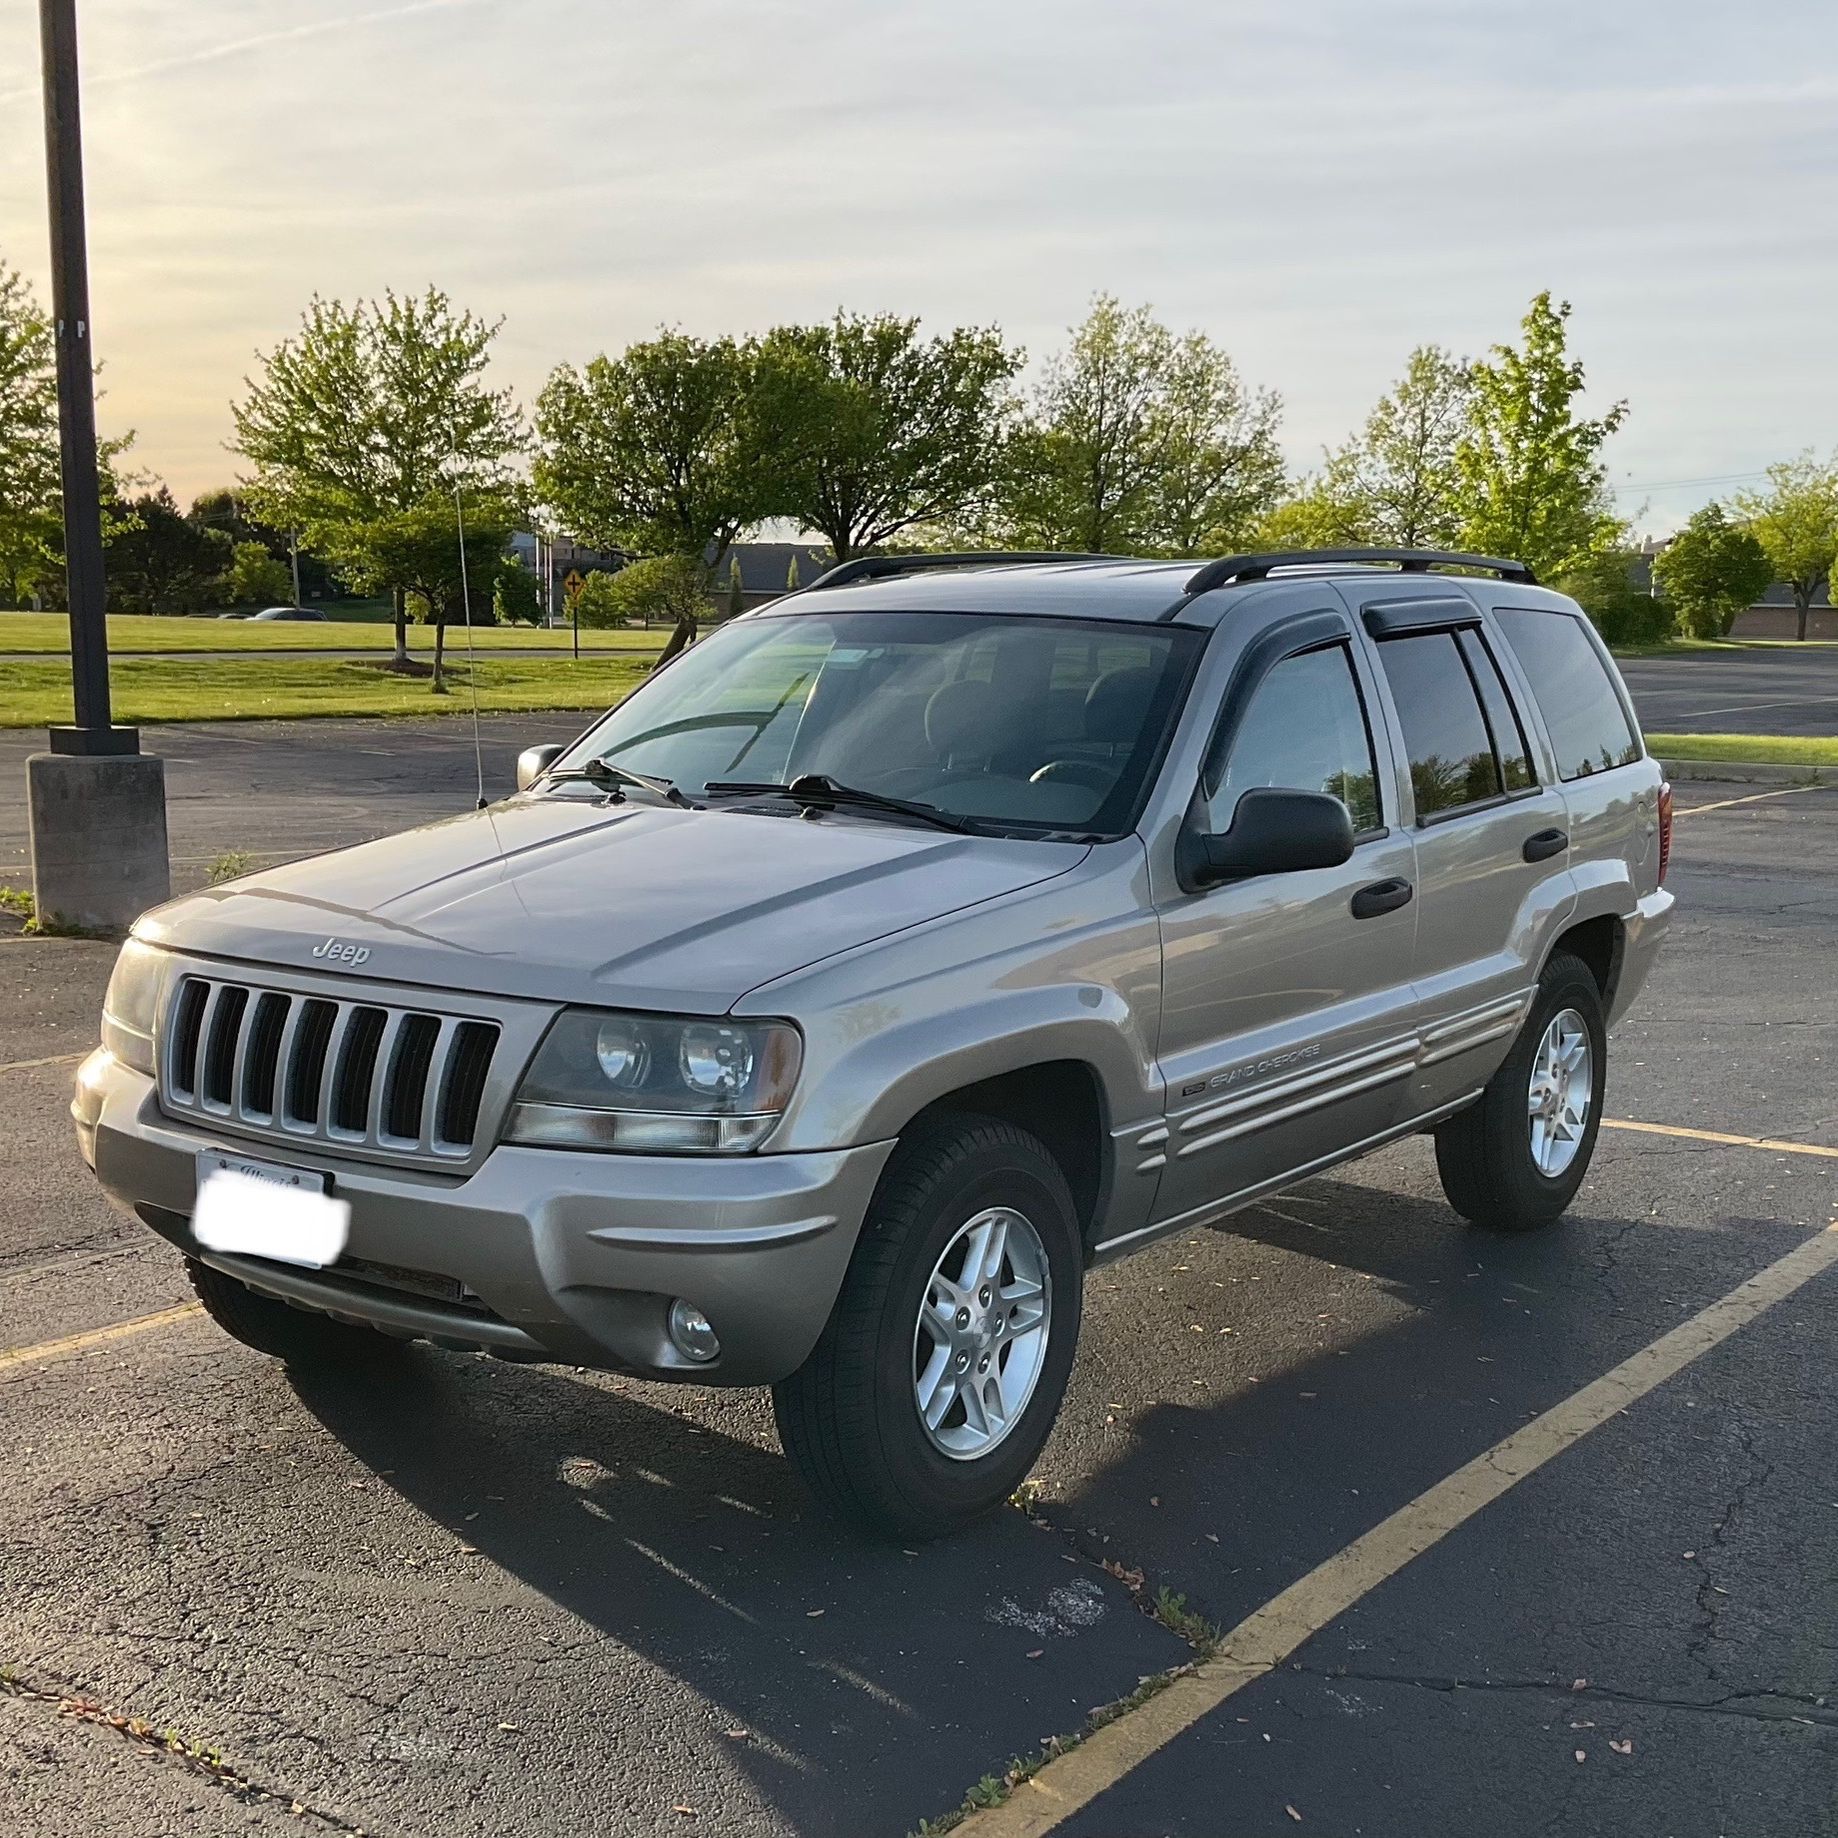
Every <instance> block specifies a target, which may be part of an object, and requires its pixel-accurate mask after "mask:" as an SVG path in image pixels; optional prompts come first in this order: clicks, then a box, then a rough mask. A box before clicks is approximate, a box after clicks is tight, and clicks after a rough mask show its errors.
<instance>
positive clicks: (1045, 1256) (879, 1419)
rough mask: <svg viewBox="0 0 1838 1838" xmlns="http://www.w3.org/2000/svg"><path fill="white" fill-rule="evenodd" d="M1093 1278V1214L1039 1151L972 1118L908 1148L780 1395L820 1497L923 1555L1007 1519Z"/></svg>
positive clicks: (1061, 1386) (1044, 1430)
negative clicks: (947, 1539) (930, 1543)
mask: <svg viewBox="0 0 1838 1838" xmlns="http://www.w3.org/2000/svg"><path fill="white" fill-rule="evenodd" d="M1083 1278H1084V1244H1083V1239H1082V1236H1081V1233H1080V1229H1079V1221H1078V1212H1077V1209H1076V1207H1075V1206H1074V1204H1073V1200H1072V1195H1071V1192H1070V1190H1069V1189H1068V1188H1067V1186H1066V1179H1065V1176H1064V1175H1063V1174H1062V1173H1061V1172H1060V1169H1059V1166H1058V1164H1057V1163H1056V1162H1055V1161H1054V1159H1053V1157H1052V1156H1051V1155H1050V1154H1049V1153H1048V1152H1047V1150H1046V1148H1045V1146H1044V1145H1043V1144H1042V1143H1041V1142H1040V1141H1039V1139H1038V1138H1036V1137H1034V1136H1031V1135H1030V1134H1028V1132H1027V1131H1025V1130H1021V1129H1017V1128H1015V1127H1014V1125H1012V1124H1008V1123H1003V1122H999V1121H997V1120H996V1119H994V1118H982V1117H969V1116H958V1117H949V1118H944V1119H941V1120H939V1121H938V1122H936V1123H934V1124H931V1125H928V1126H924V1127H923V1128H922V1129H921V1130H920V1131H919V1132H918V1133H917V1134H915V1135H912V1136H909V1137H908V1138H906V1139H905V1140H903V1141H902V1142H901V1144H900V1146H899V1147H898V1148H897V1149H896V1150H895V1151H894V1155H893V1159H892V1160H891V1161H890V1162H889V1163H888V1165H887V1170H886V1172H885V1173H884V1174H883V1176H882V1177H881V1183H880V1186H879V1187H878V1188H877V1189H876V1192H875V1197H874V1200H873V1203H872V1204H871V1206H870V1208H869V1213H868V1218H867V1220H866V1222H865V1223H864V1224H863V1226H862V1234H861V1238H860V1241H859V1242H858V1243H857V1245H856V1248H855V1255H854V1257H853V1259H852V1260H851V1262H850V1264H849V1269H848V1272H847V1274H846V1275H845V1276H844V1278H843V1284H842V1290H841V1293H840V1294H839V1295H838V1297H837V1300H836V1306H835V1308H834V1309H833V1310H832V1311H831V1315H830V1319H829V1322H828V1324H827V1325H826V1326H825V1328H824V1331H823V1335H822V1337H821V1338H820V1339H819V1341H818V1342H817V1346H816V1348H815V1350H814V1351H813V1352H812V1354H811V1356H810V1358H809V1359H808V1360H806V1361H805V1363H804V1365H803V1366H802V1367H800V1368H799V1370H798V1371H797V1372H795V1373H793V1374H792V1376H791V1377H790V1378H788V1379H785V1380H784V1381H782V1382H781V1383H780V1384H778V1385H775V1386H774V1387H773V1392H772V1405H773V1416H774V1418H775V1420H776V1421H777V1424H778V1430H779V1440H780V1442H781V1443H782V1444H783V1446H784V1449H785V1453H786V1455H787V1456H788V1457H789V1458H790V1459H791V1462H792V1464H793V1466H795V1467H796V1468H797V1470H798V1473H799V1474H800V1476H801V1477H802V1478H803V1480H804V1483H805V1485H806V1486H807V1487H808V1488H809V1489H810V1490H811V1492H812V1493H813V1494H815V1495H816V1497H817V1498H818V1499H819V1500H820V1501H821V1502H822V1503H823V1504H824V1505H825V1506H827V1507H829V1508H830V1509H831V1510H832V1511H834V1512H836V1513H838V1514H839V1515H840V1516H842V1517H844V1518H847V1519H850V1520H852V1521H854V1522H855V1523H856V1524H857V1525H860V1526H862V1527H864V1528H866V1529H867V1530H869V1531H872V1532H875V1533H878V1534H880V1535H882V1536H885V1537H889V1538H899V1539H907V1540H912V1539H923V1538H935V1537H939V1536H941V1535H943V1534H944V1533H947V1532H951V1531H955V1530H956V1529H957V1528H959V1527H960V1526H963V1525H966V1524H968V1523H969V1522H970V1521H971V1520H973V1519H976V1518H978V1517H980V1516H981V1515H982V1514H984V1513H986V1512H989V1511H990V1510H991V1509H992V1508H994V1507H996V1506H999V1505H1000V1504H1001V1503H1002V1502H1003V1501H1004V1500H1005V1499H1007V1498H1008V1496H1009V1495H1010V1494H1011V1493H1013V1492H1014V1490H1015V1488H1016V1487H1017V1486H1018V1485H1019V1484H1020V1482H1021V1480H1022V1479H1023V1478H1024V1477H1025V1476H1026V1474H1027V1472H1028V1470H1029V1469H1030V1468H1032V1467H1033V1465H1034V1461H1035V1458H1036V1457H1037V1456H1038V1455H1039V1453H1040V1450H1041V1446H1042V1445H1043V1444H1044V1443H1045V1441H1046V1439H1047V1434H1048V1432H1049V1431H1050V1430H1051V1429H1052V1427H1053V1420H1054V1418H1055V1417H1056V1416H1057V1415H1058V1413H1059V1405H1060V1400H1061V1398H1062V1397H1063V1396H1064V1394H1065V1389H1066V1381H1067V1378H1068V1375H1069V1374H1070V1372H1071V1370H1072V1359H1073V1354H1074V1352H1075V1350H1076V1348H1077V1345H1078V1331H1079V1316H1080V1308H1081V1302H1082V1290H1083Z"/></svg>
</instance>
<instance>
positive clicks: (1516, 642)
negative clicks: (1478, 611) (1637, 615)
mask: <svg viewBox="0 0 1838 1838" xmlns="http://www.w3.org/2000/svg"><path fill="white" fill-rule="evenodd" d="M1494 616H1495V618H1497V619H1498V620H1499V622H1500V630H1501V631H1503V632H1504V633H1505V634H1506V639H1507V642H1508V643H1509V644H1510V645H1511V646H1512V648H1513V653H1514V655H1515V656H1516V657H1517V658H1518V660H1519V662H1520V664H1521V665H1522V666H1523V668H1524V670H1525V674H1526V676H1527V678H1528V679H1529V680H1530V682H1531V685H1532V694H1533V695H1535V696H1536V697H1537V698H1538V707H1539V709H1540V710H1541V711H1542V713H1543V715H1544V724H1545V726H1546V727H1547V728H1549V729H1550V731H1551V749H1552V751H1553V752H1554V753H1555V754H1556V755H1557V771H1558V774H1559V776H1560V777H1562V778H1566V779H1580V778H1583V777H1586V776H1587V775H1588V774H1589V773H1591V772H1606V771H1607V770H1608V769H1609V768H1610V767H1611V766H1625V765H1626V764H1627V763H1628V761H1630V760H1636V759H1638V758H1639V757H1640V740H1639V737H1638V736H1637V735H1636V734H1635V732H1634V730H1633V728H1632V726H1631V725H1630V724H1629V722H1628V718H1627V711H1626V710H1625V709H1624V708H1623V707H1622V706H1621V698H1620V697H1619V696H1618V695H1616V694H1615V686H1614V684H1613V683H1612V682H1611V681H1610V680H1609V676H1608V672H1607V670H1606V669H1605V668H1604V667H1603V664H1602V660H1601V658H1600V657H1599V656H1598V655H1597V653H1596V648H1595V646H1594V645H1593V644H1592V643H1590V640H1589V634H1588V633H1587V632H1585V631H1584V630H1583V623H1582V621H1581V620H1580V619H1578V618H1576V617H1575V616H1574V615H1573V614H1570V613H1539V612H1531V611H1529V610H1525V609H1513V608H1510V607H1508V608H1504V609H1502V610H1500V611H1498V612H1496V614H1495V615H1494Z"/></svg>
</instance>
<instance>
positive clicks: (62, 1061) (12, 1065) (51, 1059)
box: [0, 1049, 87, 1072]
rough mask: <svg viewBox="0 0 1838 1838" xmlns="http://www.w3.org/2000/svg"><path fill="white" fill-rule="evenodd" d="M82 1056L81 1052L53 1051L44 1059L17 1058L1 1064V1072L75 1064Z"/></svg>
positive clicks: (25, 1070) (27, 1070)
mask: <svg viewBox="0 0 1838 1838" xmlns="http://www.w3.org/2000/svg"><path fill="white" fill-rule="evenodd" d="M85 1051H87V1049H85ZM82 1057H83V1054H81V1053H53V1054H50V1055H49V1056H48V1057H47V1058H44V1059H15V1060H11V1061H9V1062H8V1063H7V1064H5V1065H3V1066H0V1072H30V1071H31V1069H32V1068H33V1067H34V1066H74V1065H75V1064H76V1062H77V1061H78V1060H80V1059H81V1058H82Z"/></svg>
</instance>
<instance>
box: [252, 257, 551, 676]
mask: <svg viewBox="0 0 1838 1838" xmlns="http://www.w3.org/2000/svg"><path fill="white" fill-rule="evenodd" d="M502 323H503V322H502V321H501V320H499V321H493V320H487V319H481V318H479V317H477V316H476V315H475V314H473V313H470V312H463V311H456V310H455V308H454V306H453V303H452V302H451V301H450V300H449V299H448V298H447V296H446V295H445V294H444V293H442V292H441V291H440V290H439V289H438V288H433V287H430V288H429V289H428V290H427V292H426V293H424V294H420V295H404V296H400V297H398V296H397V295H396V294H394V293H386V294H385V295H384V296H383V298H382V299H381V300H380V301H379V300H369V301H359V302H358V303H357V304H356V305H355V306H351V307H347V306H345V305H344V304H343V303H342V302H340V301H337V300H320V299H317V298H315V299H314V301H313V302H312V304H311V305H310V306H309V307H308V308H307V310H306V314H305V316H304V319H303V321H302V324H301V329H300V331H299V332H298V333H297V334H295V336H294V337H292V338H288V339H283V340H282V342H281V343H280V344H278V345H277V346H276V347H275V348H274V350H273V351H272V352H270V353H268V354H267V355H266V356H263V357H261V358H260V364H261V374H260V377H259V379H248V378H245V379H244V385H245V388H246V390H247V392H248V393H247V394H246V395H245V396H244V398H243V399H242V400H241V401H240V402H236V403H233V404H232V405H231V413H232V415H233V416H234V418H235V424H236V450H237V451H238V452H240V453H241V454H242V455H243V456H244V457H245V458H246V459H248V460H249V462H250V463H251V464H252V465H253V467H254V468H255V471H254V474H253V476H252V478H251V479H250V480H249V481H248V483H247V488H246V495H247V497H248V499H249V502H250V504H251V506H252V507H253V508H254V510H255V511H256V513H257V514H258V515H259V516H261V517H262V518H264V519H265V520H266V521H268V522H269V523H271V524H273V525H275V526H276V527H279V528H288V529H291V528H297V529H299V530H301V531H302V532H303V533H304V534H305V535H306V536H307V538H308V540H309V541H310V542H312V543H313V545H314V546H315V547H318V548H320V549H323V550H326V551H327V552H330V551H331V550H332V549H334V548H335V549H336V550H337V551H338V553H339V554H340V556H341V557H343V558H344V559H345V561H346V562H347V563H348V564H349V565H350V566H351V568H352V569H353V570H354V571H356V572H358V573H361V574H362V575H363V577H364V578H365V579H366V580H368V581H370V582H371V583H373V585H374V587H375V589H376V590H377V591H379V592H388V593H389V594H390V595H391V596H392V597H393V599H394V601H395V613H396V658H397V662H398V664H399V665H405V664H406V663H407V661H408V633H407V607H406V599H407V595H408V593H409V591H410V588H411V584H410V583H409V582H407V581H402V580H393V579H390V578H389V577H388V576H387V574H386V572H385V571H383V570H381V569H379V568H378V567H377V566H376V565H375V558H371V560H370V561H368V562H366V561H364V560H362V559H361V558H360V557H359V555H358V553H357V540H356V532H358V531H361V530H365V529H372V530H379V531H381V530H385V529H386V528H387V527H388V526H389V524H390V522H391V520H392V519H394V518H396V517H398V516H401V515H405V514H408V513H420V512H421V511H422V510H423V507H425V506H426V505H427V504H428V503H429V502H430V501H431V500H433V499H434V498H436V497H439V496H441V495H443V494H447V495H450V494H451V493H452V492H453V491H454V489H455V488H456V487H458V488H461V489H463V490H464V491H465V492H466V493H467V494H469V495H470V494H482V495H489V494H494V493H497V492H501V491H503V490H505V489H506V488H507V487H508V485H509V483H510V468H511V463H512V461H513V459H514V458H515V456H516V455H517V453H518V452H519V451H520V450H521V448H522V446H523V439H524V436H523V426H522V419H521V417H520V415H519V414H518V411H517V409H516V407H515V405H514V404H513V402H512V400H511V397H510V394H509V392H508V391H504V390H493V389H491V388H490V387H489V386H488V385H487V383H486V380H485V373H486V370H487V367H488V366H489V363H490V359H491V347H492V342H493V340H494V339H495V338H496V337H497V335H498V330H499V327H500V326H501V325H502ZM390 553H392V554H400V553H401V551H400V550H399V549H397V548H395V547H393V546H392V547H391V549H390Z"/></svg>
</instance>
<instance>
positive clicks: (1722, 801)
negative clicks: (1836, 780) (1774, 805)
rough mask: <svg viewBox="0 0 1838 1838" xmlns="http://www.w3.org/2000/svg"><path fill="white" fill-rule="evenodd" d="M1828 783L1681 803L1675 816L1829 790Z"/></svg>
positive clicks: (1790, 786)
mask: <svg viewBox="0 0 1838 1838" xmlns="http://www.w3.org/2000/svg"><path fill="white" fill-rule="evenodd" d="M1830 789H1831V787H1830V786H1828V785H1789V786H1788V787H1787V789H1786V790H1785V791H1753V792H1750V793H1749V795H1748V796H1747V797H1746V798H1719V799H1718V800H1717V802H1716V803H1715V804H1681V805H1679V806H1678V807H1677V808H1676V809H1675V810H1674V811H1673V813H1672V814H1673V816H1675V817H1698V816H1702V815H1703V813H1704V812H1705V811H1726V810H1728V809H1729V808H1730V807H1731V806H1732V805H1735V804H1759V803H1760V802H1761V801H1762V799H1763V798H1792V797H1797V796H1798V795H1799V794H1800V793H1801V792H1803V791H1829V790H1830Z"/></svg>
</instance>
